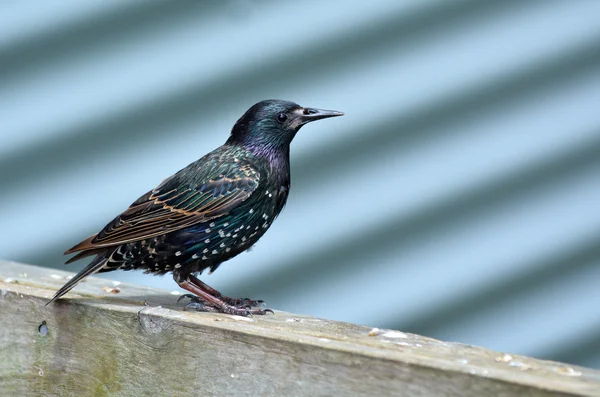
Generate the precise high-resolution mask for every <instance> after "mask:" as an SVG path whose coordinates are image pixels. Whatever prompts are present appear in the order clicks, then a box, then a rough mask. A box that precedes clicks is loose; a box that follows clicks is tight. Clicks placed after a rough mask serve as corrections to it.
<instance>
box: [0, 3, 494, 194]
mask: <svg viewBox="0 0 600 397" xmlns="http://www.w3.org/2000/svg"><path fill="white" fill-rule="evenodd" d="M504 4H505V3H504V2H502V1H500V0H494V1H488V2H478V1H474V0H465V1H462V2H448V3H445V4H444V6H442V7H436V8H432V9H427V10H422V12H419V13H418V14H416V15H415V14H413V15H410V16H406V15H400V16H397V15H390V16H388V20H387V21H383V22H381V23H379V24H377V26H376V27H373V28H372V29H371V31H369V32H364V31H358V32H354V33H353V34H352V35H349V36H348V37H346V36H344V37H335V38H330V39H329V41H327V40H323V43H321V45H319V46H311V47H310V48H307V49H304V50H303V57H302V59H298V57H295V56H294V57H290V58H286V59H280V60H278V61H276V62H273V61H269V63H268V64H259V65H254V66H252V67H251V68H249V69H247V70H245V72H244V73H243V74H240V75H235V76H224V77H223V78H221V79H218V80H214V81H211V82H210V83H209V84H208V85H205V84H204V83H191V84H189V85H188V86H186V88H185V89H184V90H182V91H179V92H177V93H176V94H175V95H174V96H169V97H160V98H152V99H151V100H149V101H148V102H146V103H144V104H143V105H141V106H138V107H135V108H134V109H127V110H125V111H124V112H122V113H119V114H113V115H112V117H107V118H103V119H101V120H96V121H94V122H91V123H87V124H85V125H82V126H77V127H76V128H75V129H74V130H71V131H62V132H61V133H60V134H56V135H57V136H53V134H49V136H52V138H51V139H45V140H40V141H38V142H32V143H31V144H30V145H28V146H27V147H26V148H24V149H22V150H19V151H15V152H13V153H11V154H10V155H8V156H5V157H4V158H2V159H0V186H2V185H5V186H6V185H9V186H17V185H18V184H21V183H23V184H25V183H29V182H28V181H30V180H31V176H32V175H33V174H36V173H38V172H39V170H40V169H43V170H44V172H45V173H46V174H51V173H56V172H59V171H60V170H61V169H64V168H67V167H68V166H69V165H72V164H75V163H77V162H80V161H85V159H88V158H91V157H94V156H96V155H98V154H101V153H103V152H108V151H110V152H112V154H113V155H114V156H117V155H118V153H119V151H122V152H123V153H125V152H127V150H128V149H127V147H128V144H133V143H134V142H137V141H140V140H151V139H154V138H156V139H159V138H160V135H162V134H163V133H164V130H165V129H168V126H169V125H172V124H174V123H176V122H178V121H179V122H180V121H181V120H185V119H187V118H190V117H196V116H197V115H198V114H205V115H207V116H208V115H210V114H213V113H215V112H217V111H218V110H219V109H220V108H223V107H224V106H226V104H229V103H231V102H235V101H236V100H237V99H238V98H240V96H241V95H243V94H244V93H245V92H251V91H256V90H262V89H265V87H273V86H278V85H280V82H281V81H286V83H289V84H294V83H299V82H302V81H303V80H305V79H306V77H307V75H310V74H311V73H312V72H311V71H312V70H319V71H321V72H323V71H324V70H326V69H330V68H331V69H334V68H336V67H338V66H340V65H344V64H346V63H348V62H352V60H353V59H356V58H364V57H366V56H369V54H373V53H376V52H378V51H385V50H386V49H387V48H389V46H390V45H392V44H393V45H398V43H409V42H412V41H415V40H418V39H421V38H424V37H429V36H431V35H435V34H439V33H440V31H444V29H449V28H451V27H452V26H453V25H455V24H457V23H464V21H465V19H468V18H477V17H481V16H482V15H484V14H486V13H493V12H494V11H496V10H497V9H498V8H499V7H503V6H504ZM116 141H118V142H121V144H120V145H114V142H116ZM74 149H75V150H74ZM11 168H12V169H19V170H20V173H19V175H15V174H14V173H12V172H6V171H5V170H8V169H11Z"/></svg>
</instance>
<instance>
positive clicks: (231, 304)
mask: <svg viewBox="0 0 600 397" xmlns="http://www.w3.org/2000/svg"><path fill="white" fill-rule="evenodd" d="M182 299H190V302H189V303H187V304H186V305H185V306H184V307H183V310H184V311H187V310H195V311H199V312H212V313H226V314H233V315H238V316H244V317H251V316H253V315H257V316H262V315H265V314H267V313H271V314H275V312H273V310H271V309H268V308H264V309H263V308H256V309H252V307H257V306H263V307H265V306H266V303H265V302H264V301H262V300H252V299H248V298H244V299H242V298H237V299H232V298H229V297H221V298H220V299H221V300H222V301H223V303H224V304H223V305H222V306H213V305H211V304H209V303H208V302H205V301H204V300H203V299H202V298H200V297H199V296H196V295H193V294H183V295H181V296H180V297H179V298H177V302H178V303H179V302H181V300H182Z"/></svg>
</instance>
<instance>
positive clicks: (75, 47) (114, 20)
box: [0, 0, 221, 81]
mask: <svg viewBox="0 0 600 397" xmlns="http://www.w3.org/2000/svg"><path fill="white" fill-rule="evenodd" d="M219 4H221V3H220V2H199V1H193V0H182V1H179V2H177V3H175V2H171V1H153V2H151V1H148V2H146V3H145V4H140V3H138V2H136V3H133V4H132V5H129V6H120V7H115V9H114V10H111V11H109V12H105V13H102V14H99V15H93V16H91V17H87V18H82V19H79V20H77V21H76V22H74V23H71V24H66V25H64V26H61V27H58V28H57V29H55V30H54V31H51V32H45V35H44V36H39V35H36V36H33V37H28V38H27V39H25V40H20V41H16V42H14V43H13V44H12V45H9V46H5V47H4V48H0V76H2V78H3V79H6V81H9V80H12V79H16V78H18V77H19V76H22V75H25V74H28V73H33V72H34V71H35V70H37V69H40V68H47V67H48V65H49V63H51V62H53V61H56V60H64V59H67V58H69V57H71V56H73V54H76V53H80V52H81V51H87V50H89V49H92V50H93V49H94V48H95V46H97V45H100V44H101V43H111V42H117V41H118V40H119V38H120V37H123V36H127V35H131V34H135V32H139V31H144V30H150V29H152V30H155V29H160V27H161V26H163V25H166V24H170V23H173V22H174V21H175V20H177V19H179V18H181V17H184V16H189V15H190V14H192V13H194V12H196V11H198V8H201V9H202V11H203V12H204V13H206V17H210V15H211V13H213V12H214V10H215V9H216V8H217V6H218V5H219Z"/></svg>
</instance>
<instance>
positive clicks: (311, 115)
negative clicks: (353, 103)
mask: <svg viewBox="0 0 600 397" xmlns="http://www.w3.org/2000/svg"><path fill="white" fill-rule="evenodd" d="M300 111H301V114H300V115H299V117H298V118H299V119H300V122H301V123H302V124H306V123H310V122H311V121H315V120H321V119H326V118H328V117H337V116H343V115H344V113H342V112H338V111H335V110H324V109H313V108H302V109H300Z"/></svg>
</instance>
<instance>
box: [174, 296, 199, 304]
mask: <svg viewBox="0 0 600 397" xmlns="http://www.w3.org/2000/svg"><path fill="white" fill-rule="evenodd" d="M186 298H189V299H190V301H191V302H190V303H194V302H195V303H199V302H201V301H200V298H198V297H197V296H196V295H192V294H183V295H181V296H180V297H179V298H177V303H179V302H181V300H182V299H186ZM188 305H189V303H188ZM186 306H187V305H186Z"/></svg>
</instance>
